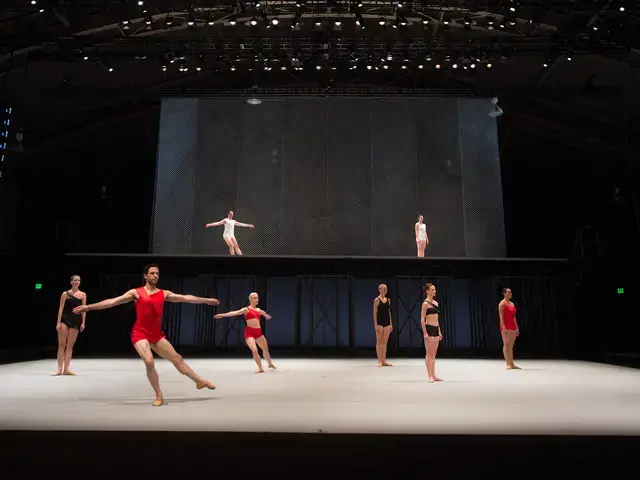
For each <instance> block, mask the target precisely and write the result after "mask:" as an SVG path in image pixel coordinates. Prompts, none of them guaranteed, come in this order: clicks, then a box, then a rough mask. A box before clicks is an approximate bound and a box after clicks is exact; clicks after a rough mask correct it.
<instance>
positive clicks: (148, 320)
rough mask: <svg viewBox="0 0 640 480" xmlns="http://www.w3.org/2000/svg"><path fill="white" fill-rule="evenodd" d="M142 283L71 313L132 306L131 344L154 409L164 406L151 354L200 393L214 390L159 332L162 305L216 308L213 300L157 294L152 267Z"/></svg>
mask: <svg viewBox="0 0 640 480" xmlns="http://www.w3.org/2000/svg"><path fill="white" fill-rule="evenodd" d="M143 275H144V279H145V285H144V287H140V288H135V289H132V290H129V291H128V292H127V293H125V294H124V295H121V296H119V297H117V298H111V299H109V300H103V301H102V302H98V303H93V304H90V305H82V306H79V307H76V308H74V309H73V313H75V314H79V313H84V312H90V311H92V310H103V309H105V308H112V307H115V306H116V305H122V304H123V303H129V302H136V303H135V306H136V322H135V324H134V325H133V329H132V330H131V343H133V346H134V348H135V349H136V352H138V355H140V358H142V360H143V361H144V364H145V366H146V367H147V377H148V378H149V382H150V383H151V386H152V387H153V390H154V392H155V394H156V399H155V401H154V402H153V406H154V407H159V406H160V405H162V404H163V403H164V399H163V395H162V391H161V390H160V380H159V378H158V372H157V371H156V368H155V362H154V360H153V353H152V351H154V352H156V353H157V354H158V355H160V356H161V357H163V358H166V359H167V360H169V361H170V362H171V363H172V364H173V366H174V367H176V369H177V370H178V371H179V372H180V373H181V374H183V375H185V376H187V377H189V378H190V379H191V380H193V381H194V383H195V384H196V388H197V389H198V390H201V389H203V388H208V389H209V390H214V389H215V388H216V386H215V385H214V384H213V383H211V382H210V381H209V380H205V379H204V378H202V377H200V376H198V375H197V374H196V373H195V372H194V371H193V370H192V369H191V367H190V366H189V365H187V364H186V362H185V361H184V360H183V359H182V357H181V356H180V355H179V354H178V353H177V352H176V351H175V350H174V348H173V346H172V345H171V344H170V343H169V341H168V340H167V339H166V338H165V334H164V332H163V331H162V311H163V307H164V302H165V301H167V302H174V303H183V302H184V303H204V304H206V305H219V304H220V302H219V301H218V300H216V299H215V298H200V297H194V296H193V295H178V294H176V293H173V292H170V291H169V290H160V289H159V288H158V286H157V285H158V280H159V278H160V269H159V268H158V265H156V264H155V263H153V264H150V265H146V266H145V267H144V270H143Z"/></svg>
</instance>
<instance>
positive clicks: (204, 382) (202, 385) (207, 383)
mask: <svg viewBox="0 0 640 480" xmlns="http://www.w3.org/2000/svg"><path fill="white" fill-rule="evenodd" d="M196 388H197V389H198V390H202V389H203V388H208V389H209V390H215V389H216V386H215V385H214V384H213V383H211V382H210V381H209V380H200V381H199V382H198V383H196Z"/></svg>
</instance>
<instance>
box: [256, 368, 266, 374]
mask: <svg viewBox="0 0 640 480" xmlns="http://www.w3.org/2000/svg"><path fill="white" fill-rule="evenodd" d="M256 373H264V370H263V369H262V368H259V369H258V370H256Z"/></svg>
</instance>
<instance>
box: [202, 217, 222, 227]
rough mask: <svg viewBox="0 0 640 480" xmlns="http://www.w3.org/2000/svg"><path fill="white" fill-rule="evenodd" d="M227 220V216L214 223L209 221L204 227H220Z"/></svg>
mask: <svg viewBox="0 0 640 480" xmlns="http://www.w3.org/2000/svg"><path fill="white" fill-rule="evenodd" d="M225 220H226V218H223V219H222V220H220V221H217V222H213V223H207V224H206V225H205V226H204V228H209V227H219V226H220V225H222V224H224V221H225Z"/></svg>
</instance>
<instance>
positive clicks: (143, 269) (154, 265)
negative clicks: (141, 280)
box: [142, 263, 160, 275]
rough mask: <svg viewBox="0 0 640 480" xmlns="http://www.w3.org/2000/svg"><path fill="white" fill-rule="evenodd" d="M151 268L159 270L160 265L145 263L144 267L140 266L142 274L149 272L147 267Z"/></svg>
mask: <svg viewBox="0 0 640 480" xmlns="http://www.w3.org/2000/svg"><path fill="white" fill-rule="evenodd" d="M151 268H157V269H158V270H160V267H159V266H158V264H157V263H149V264H147V265H145V266H144V267H142V274H143V275H146V274H147V273H149V269H151Z"/></svg>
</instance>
